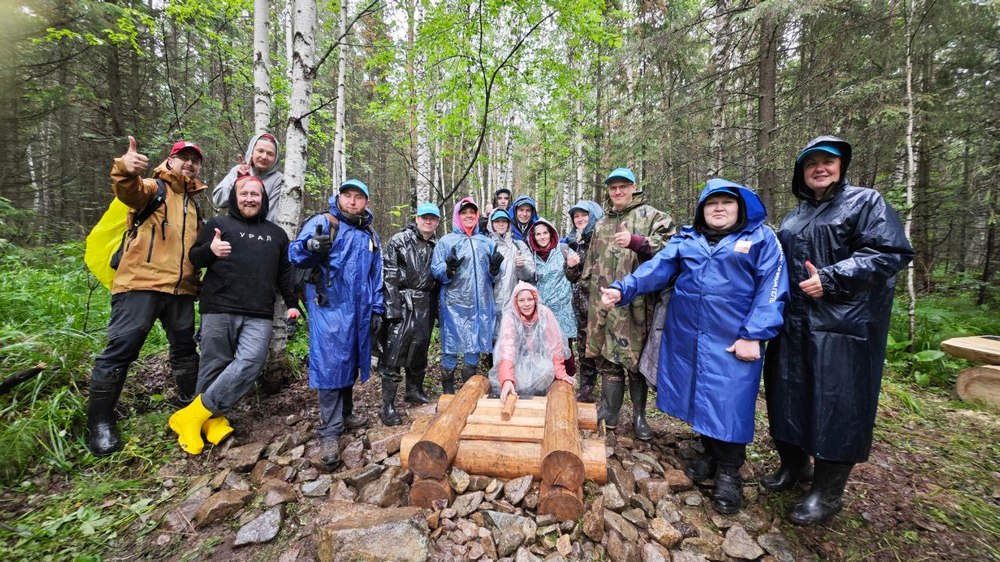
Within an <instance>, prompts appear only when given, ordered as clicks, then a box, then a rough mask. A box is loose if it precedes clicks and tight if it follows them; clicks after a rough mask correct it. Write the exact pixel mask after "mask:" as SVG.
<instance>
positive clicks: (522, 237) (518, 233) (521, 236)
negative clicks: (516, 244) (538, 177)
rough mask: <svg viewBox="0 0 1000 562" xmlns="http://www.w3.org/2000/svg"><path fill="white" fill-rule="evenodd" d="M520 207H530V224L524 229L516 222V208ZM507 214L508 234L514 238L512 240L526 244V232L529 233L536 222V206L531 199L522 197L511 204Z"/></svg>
mask: <svg viewBox="0 0 1000 562" xmlns="http://www.w3.org/2000/svg"><path fill="white" fill-rule="evenodd" d="M521 205H531V222H529V223H528V224H527V225H525V226H524V228H521V225H520V224H518V222H517V208H518V207H520V206H521ZM507 214H509V215H510V233H511V235H512V236H513V237H514V240H518V241H521V242H524V243H525V244H527V243H528V240H527V238H528V232H530V231H531V225H533V224H535V221H537V220H538V204H536V203H535V200H534V199H532V198H531V197H528V196H527V195H522V196H520V197H518V198H517V199H515V200H514V202H513V203H511V205H510V208H509V209H508V210H507Z"/></svg>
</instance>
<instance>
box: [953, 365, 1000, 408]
mask: <svg viewBox="0 0 1000 562" xmlns="http://www.w3.org/2000/svg"><path fill="white" fill-rule="evenodd" d="M955 390H957V391H958V396H959V397H960V398H961V399H962V400H965V401H966V402H974V401H982V402H986V403H987V404H990V405H992V406H994V407H1000V365H981V366H979V367H971V368H969V369H965V370H963V371H962V372H960V373H959V374H958V379H957V380H956V381H955Z"/></svg>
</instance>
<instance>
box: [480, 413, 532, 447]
mask: <svg viewBox="0 0 1000 562" xmlns="http://www.w3.org/2000/svg"><path fill="white" fill-rule="evenodd" d="M473 417H474V416H469V420H470V421H469V422H468V423H466V424H465V429H463V430H462V434H461V438H462V439H478V440H481V441H510V442H513V443H541V442H542V438H543V437H545V431H544V429H542V427H526V426H519V425H507V424H505V423H493V424H480V423H472V421H471V420H472V418H473Z"/></svg>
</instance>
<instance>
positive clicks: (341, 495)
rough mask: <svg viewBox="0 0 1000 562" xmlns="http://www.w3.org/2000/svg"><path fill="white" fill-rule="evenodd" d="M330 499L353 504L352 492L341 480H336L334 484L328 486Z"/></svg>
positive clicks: (353, 495) (353, 494) (353, 496)
mask: <svg viewBox="0 0 1000 562" xmlns="http://www.w3.org/2000/svg"><path fill="white" fill-rule="evenodd" d="M329 497H330V499H331V500H343V501H349V502H353V501H354V499H355V497H357V496H356V495H355V493H354V490H352V489H350V488H349V487H348V486H347V484H346V483H344V481H343V480H337V481H336V482H335V483H333V484H331V485H330V496H329Z"/></svg>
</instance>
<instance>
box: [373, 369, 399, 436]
mask: <svg viewBox="0 0 1000 562" xmlns="http://www.w3.org/2000/svg"><path fill="white" fill-rule="evenodd" d="M398 387H399V383H398V382H396V381H394V380H392V379H390V378H389V377H382V412H381V414H380V415H379V417H380V418H382V424H383V425H387V426H389V425H400V424H402V423H403V419H402V418H400V417H399V413H397V412H396V405H395V402H396V389H397V388H398Z"/></svg>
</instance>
